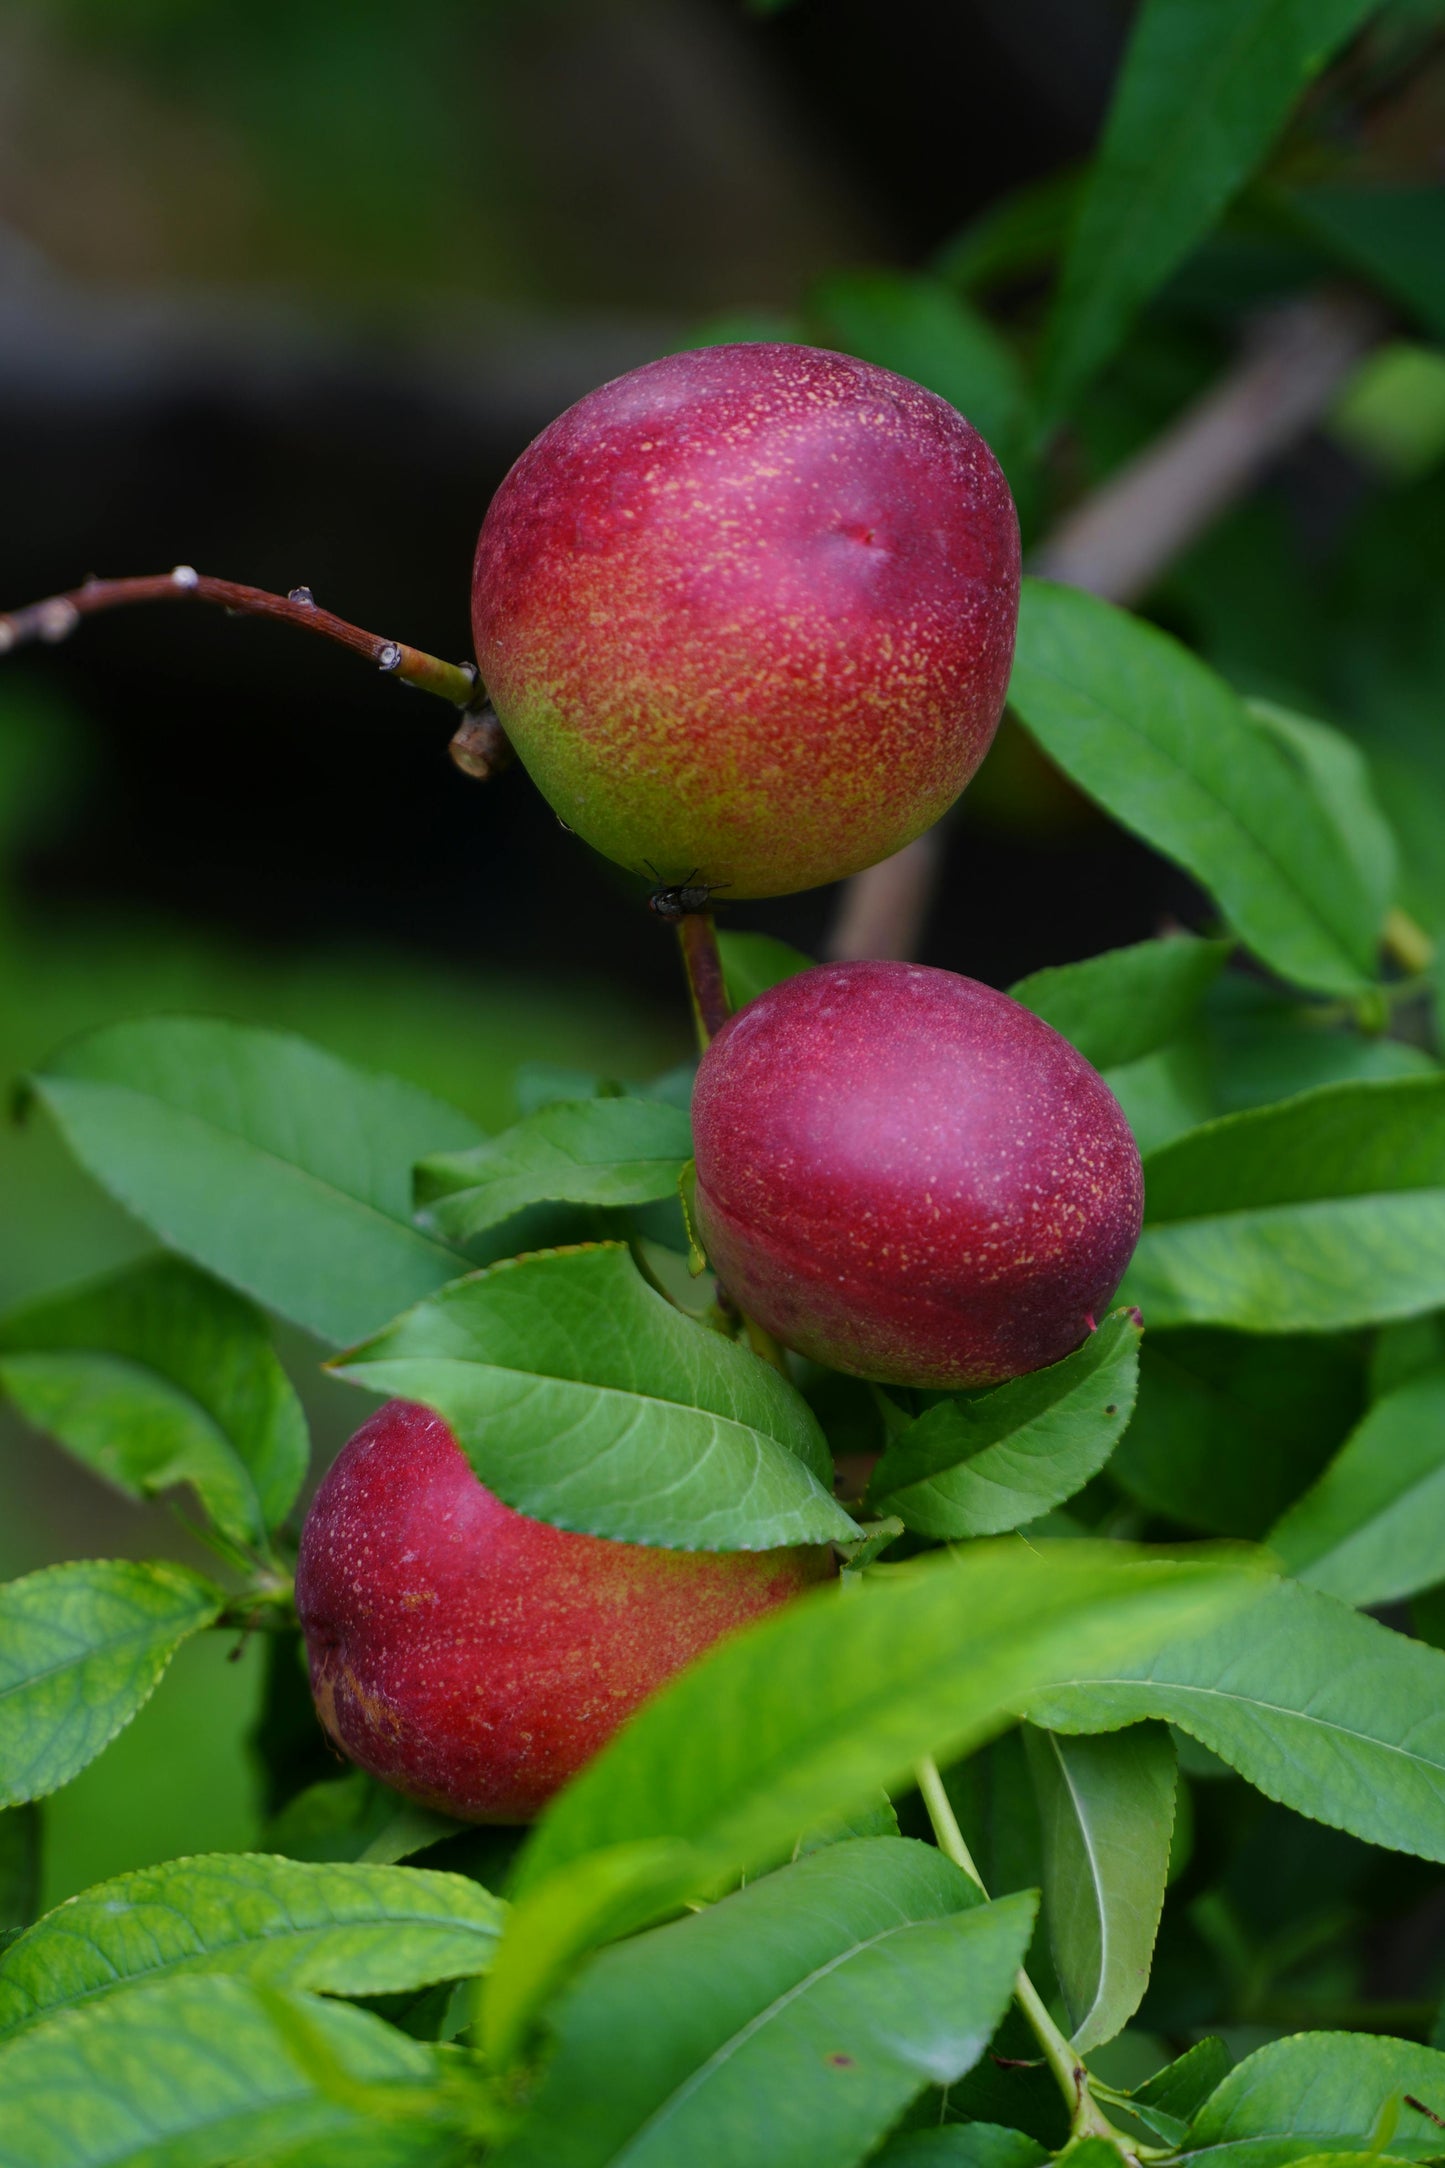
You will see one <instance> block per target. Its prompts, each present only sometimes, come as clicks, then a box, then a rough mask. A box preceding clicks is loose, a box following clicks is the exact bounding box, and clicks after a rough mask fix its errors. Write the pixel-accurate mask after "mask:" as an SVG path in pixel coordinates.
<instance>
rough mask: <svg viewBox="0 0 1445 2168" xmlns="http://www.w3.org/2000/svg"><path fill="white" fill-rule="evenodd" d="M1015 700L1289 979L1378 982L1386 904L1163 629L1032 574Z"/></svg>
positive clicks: (1082, 776)
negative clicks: (1379, 909) (1380, 906)
mask: <svg viewBox="0 0 1445 2168" xmlns="http://www.w3.org/2000/svg"><path fill="white" fill-rule="evenodd" d="M1009 700H1010V703H1011V705H1012V706H1013V707H1014V708H1015V710H1016V711H1017V713H1018V714H1019V715H1020V717H1021V718H1022V719H1023V721H1024V722H1025V723H1026V724H1027V726H1028V728H1029V730H1030V731H1031V732H1032V733H1033V735H1034V737H1035V738H1037V739H1038V741H1039V743H1040V745H1042V747H1043V749H1044V751H1045V752H1046V753H1047V754H1048V755H1049V757H1050V759H1051V760H1054V761H1056V762H1057V764H1058V765H1059V767H1061V768H1062V769H1063V771H1064V773H1065V774H1066V775H1067V776H1069V777H1070V778H1071V780H1072V781H1073V782H1075V783H1076V784H1077V785H1078V787H1079V788H1080V790H1082V791H1084V792H1086V793H1087V795H1088V796H1089V797H1091V798H1094V799H1096V800H1097V801H1098V803H1099V804H1100V805H1101V806H1103V807H1104V809H1105V810H1106V811H1107V812H1109V813H1112V814H1113V816H1114V818H1115V819H1116V820H1118V821H1121V822H1122V823H1123V825H1124V826H1125V827H1126V828H1130V829H1132V830H1133V831H1134V833H1135V834H1136V835H1140V836H1142V837H1143V838H1144V841H1145V842H1146V843H1151V844H1152V845H1153V846H1154V848H1155V849H1156V850H1158V851H1162V852H1163V853H1164V855H1165V857H1166V858H1172V859H1173V860H1174V861H1175V862H1176V863H1177V864H1178V865H1181V866H1183V867H1184V869H1185V871H1186V872H1188V873H1191V874H1193V876H1194V878H1195V879H1196V880H1198V881H1200V882H1201V883H1202V884H1203V885H1204V887H1206V888H1207V889H1208V890H1209V891H1210V893H1211V894H1212V895H1213V896H1214V897H1215V898H1216V900H1217V901H1218V903H1219V904H1220V906H1221V908H1222V909H1223V910H1224V912H1225V914H1226V916H1227V917H1228V919H1229V920H1230V923H1231V924H1232V925H1233V926H1234V928H1235V929H1236V931H1237V932H1238V934H1239V935H1240V938H1241V939H1242V940H1243V941H1245V942H1246V943H1247V944H1248V945H1249V947H1250V948H1252V949H1253V950H1254V952H1255V954H1256V955H1257V956H1259V957H1260V958H1261V959H1262V960H1263V961H1264V962H1265V963H1267V964H1269V965H1271V966H1272V967H1273V969H1275V970H1276V971H1278V972H1279V973H1280V975H1281V976H1282V977H1284V978H1287V979H1293V980H1294V981H1296V983H1297V984H1299V985H1301V986H1308V987H1312V988H1317V989H1319V990H1320V991H1322V992H1325V993H1335V994H1340V993H1351V992H1355V991H1357V990H1358V989H1359V988H1360V987H1361V986H1363V985H1365V984H1366V983H1368V981H1369V980H1370V978H1371V976H1372V974H1373V971H1374V964H1375V945H1376V937H1377V934H1378V931H1379V919H1378V914H1377V913H1376V911H1375V907H1374V904H1373V901H1372V899H1371V898H1370V896H1369V895H1368V893H1367V892H1366V890H1365V888H1364V886H1363V885H1362V883H1361V881H1360V878H1359V875H1358V874H1357V872H1356V871H1355V869H1354V867H1353V866H1352V865H1351V864H1350V863H1349V862H1348V861H1344V862H1342V860H1341V854H1340V848H1339V842H1338V838H1337V836H1336V834H1335V830H1334V827H1333V824H1332V823H1331V821H1330V819H1329V817H1328V815H1327V814H1326V812H1325V810H1324V808H1323V807H1322V806H1321V804H1320V803H1319V800H1318V798H1317V797H1316V795H1315V793H1314V791H1313V790H1312V788H1311V787H1310V785H1309V782H1308V781H1307V779H1306V777H1305V776H1304V774H1303V772H1302V771H1301V770H1300V769H1299V768H1297V767H1296V766H1295V765H1294V764H1293V763H1292V762H1291V760H1290V759H1289V757H1288V756H1287V755H1286V754H1285V753H1284V752H1283V751H1282V750H1281V749H1280V747H1279V745H1278V744H1277V743H1276V742H1275V739H1274V737H1273V736H1272V735H1271V733H1270V732H1268V731H1267V730H1265V729H1264V728H1263V727H1262V725H1260V724H1259V723H1257V722H1255V721H1254V720H1253V718H1252V717H1251V716H1250V715H1249V713H1248V711H1247V710H1246V709H1245V707H1244V704H1243V702H1242V701H1241V700H1239V699H1238V698H1237V696H1236V695H1235V694H1234V693H1233V692H1232V691H1231V690H1230V688H1229V686H1227V685H1226V684H1225V683H1224V681H1223V679H1222V678H1218V677H1216V676H1215V674H1214V672H1213V671H1212V670H1210V669H1208V668H1207V667H1206V666H1205V664H1203V663H1202V662H1200V661H1199V660H1198V659H1197V658H1196V657H1195V656H1193V655H1191V654H1190V653H1189V651H1188V649H1187V648H1184V647H1181V646H1180V645H1179V643H1178V642H1177V641H1176V640H1173V639H1171V638H1170V637H1169V635H1168V634H1167V633H1163V632H1160V631H1158V630H1157V629H1156V628H1155V627H1154V626H1152V625H1146V624H1144V623H1143V622H1142V621H1141V620H1140V619H1138V618H1134V617H1130V616H1129V615H1128V614H1127V613H1126V612H1125V611H1122V610H1116V609H1114V608H1112V607H1111V606H1110V605H1109V604H1108V603H1105V602H1100V601H1098V600H1096V598H1095V597H1093V596H1092V595H1085V594H1081V593H1079V592H1077V591H1076V590H1075V589H1073V588H1068V587H1058V586H1054V585H1051V584H1050V583H1048V582H1046V581H1042V580H1036V579H1028V580H1025V582H1024V593H1023V602H1022V609H1021V614H1020V617H1019V633H1018V647H1017V650H1016V652H1015V656H1014V669H1013V678H1012V681H1011V683H1010V686H1009Z"/></svg>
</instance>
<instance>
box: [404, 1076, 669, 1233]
mask: <svg viewBox="0 0 1445 2168" xmlns="http://www.w3.org/2000/svg"><path fill="white" fill-rule="evenodd" d="M691 1155H692V1124H691V1122H690V1121H689V1120H688V1118H687V1116H686V1114H684V1113H683V1112H682V1111H681V1110H680V1109H679V1108H677V1107H670V1106H667V1105H665V1104H664V1103H663V1102H662V1101H661V1100H657V1099H633V1098H630V1097H622V1098H616V1099H580V1100H579V1099H573V1100H558V1101H555V1102H554V1103H553V1104H552V1105H550V1106H546V1107H541V1108H539V1109H538V1110H537V1112H536V1113H535V1114H529V1115H527V1116H526V1117H525V1118H524V1119H523V1120H522V1121H520V1122H517V1123H516V1124H515V1125H514V1126H513V1127H512V1128H511V1129H505V1130H503V1132H502V1134H501V1135H500V1136H499V1137H491V1138H489V1139H488V1141H487V1142H486V1143H485V1144H477V1145H473V1146H472V1148H471V1150H470V1151H466V1152H444V1153H438V1154H435V1155H434V1156H433V1157H431V1158H429V1159H424V1160H422V1162H421V1164H420V1165H419V1166H418V1168H417V1171H416V1196H417V1203H418V1204H419V1205H421V1206H424V1207H425V1217H426V1220H427V1223H428V1224H429V1225H430V1226H433V1227H435V1228H437V1229H438V1231H439V1232H440V1233H441V1234H443V1235H444V1236H445V1237H446V1238H447V1240H448V1241H453V1242H465V1241H467V1240H468V1239H469V1238H470V1237H471V1236H472V1235H476V1234H480V1233H481V1232H482V1231H483V1230H484V1229H485V1228H487V1227H494V1226H495V1225H496V1224H497V1222H498V1221H499V1220H504V1219H508V1218H510V1217H511V1215H512V1213H514V1212H520V1211H521V1210H522V1208H523V1207H524V1206H525V1205H529V1204H543V1203H548V1202H552V1201H557V1202H561V1203H566V1204H595V1205H624V1204H648V1203H650V1202H652V1201H653V1200H654V1199H655V1198H658V1197H670V1196H671V1195H672V1193H673V1191H674V1190H675V1189H676V1187H677V1178H678V1174H679V1173H680V1171H681V1169H682V1167H683V1165H684V1163H685V1162H686V1161H687V1160H688V1159H689V1158H690V1157H691Z"/></svg>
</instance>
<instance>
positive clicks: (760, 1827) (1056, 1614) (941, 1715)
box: [515, 1541, 1445, 1892]
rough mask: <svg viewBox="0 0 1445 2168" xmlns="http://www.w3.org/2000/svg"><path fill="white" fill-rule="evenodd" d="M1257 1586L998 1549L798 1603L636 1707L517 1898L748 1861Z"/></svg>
mask: <svg viewBox="0 0 1445 2168" xmlns="http://www.w3.org/2000/svg"><path fill="white" fill-rule="evenodd" d="M1264 1585H1265V1586H1268V1584H1264ZM1260 1588H1261V1582H1260V1580H1259V1578H1258V1576H1257V1574H1256V1573H1255V1572H1254V1571H1253V1570H1251V1569H1248V1568H1246V1567H1243V1566H1234V1565H1229V1566H1225V1565H1220V1564H1215V1563H1213V1562H1211V1563H1209V1564H1191V1565H1187V1566H1186V1565H1179V1564H1174V1563H1162V1562H1155V1561H1141V1560H1136V1559H1133V1558H1131V1557H1129V1556H1128V1554H1122V1553H1121V1552H1120V1551H1119V1549H1118V1548H1117V1547H1116V1546H1102V1547H1096V1546H1094V1545H1092V1544H1087V1543H1077V1542H1076V1543H1068V1544H1062V1545H1059V1546H1057V1547H1049V1549H1048V1551H1047V1555H1046V1553H1045V1551H1044V1549H1042V1548H1031V1547H1029V1546H1027V1545H1024V1544H1021V1543H1018V1542H1012V1541H1001V1542H998V1543H993V1544H977V1545H972V1546H970V1547H969V1548H968V1549H967V1550H966V1551H961V1552H945V1553H939V1554H935V1555H933V1556H931V1557H927V1558H923V1559H919V1560H917V1561H915V1562H913V1563H911V1564H909V1565H907V1566H894V1567H883V1568H878V1569H875V1571H874V1572H873V1573H871V1574H869V1575H867V1576H866V1577H865V1578H864V1580H863V1581H862V1583H861V1584H860V1585H858V1586H856V1587H854V1588H852V1589H851V1590H850V1591H849V1592H848V1593H847V1595H841V1594H840V1593H839V1592H838V1591H836V1590H832V1589H829V1590H824V1591H821V1592H820V1593H819V1594H818V1595H814V1596H806V1597H804V1598H802V1599H801V1600H800V1601H799V1602H797V1603H795V1604H791V1605H789V1606H788V1607H787V1609H786V1610H785V1611H782V1612H779V1613H777V1614H775V1615H774V1616H773V1617H772V1618H770V1619H766V1620H764V1621H762V1622H761V1623H760V1624H759V1625H756V1626H753V1627H750V1628H749V1629H748V1630H747V1632H746V1633H743V1634H739V1635H737V1636H735V1637H734V1638H732V1639H730V1640H729V1641H727V1642H725V1643H723V1644H721V1645H720V1646H719V1647H718V1648H716V1649H714V1650H713V1651H712V1652H710V1654H709V1655H707V1656H706V1657H704V1658H703V1659H702V1660H701V1662H699V1663H697V1664H694V1665H691V1666H690V1667H689V1668H688V1670H687V1671H686V1672H684V1673H683V1674H681V1675H680V1676H679V1677H678V1678H677V1679H676V1680H674V1681H673V1683H672V1684H671V1685H670V1686H668V1687H667V1688H666V1689H665V1690H664V1691H663V1692H662V1693H661V1694H659V1695H658V1696H657V1697H656V1698H655V1699H654V1700H653V1701H650V1702H649V1703H647V1704H646V1706H645V1707H644V1708H643V1709H641V1710H640V1711H639V1712H638V1714H637V1715H636V1716H635V1717H634V1718H633V1719H632V1721H631V1722H630V1723H629V1724H628V1725H627V1726H626V1727H625V1729H624V1730H623V1731H622V1732H620V1733H619V1734H618V1735H617V1737H616V1738H615V1739H614V1740H613V1741H612V1742H611V1743H610V1744H609V1745H608V1746H607V1747H606V1748H604V1750H603V1752H602V1753H601V1754H600V1755H599V1756H598V1757H597V1759H596V1760H595V1761H594V1762H592V1763H591V1764H590V1765H589V1766H588V1768H587V1769H585V1770H584V1771H583V1772H582V1774H581V1776H580V1777H578V1778H577V1779H576V1781H575V1782H574V1783H572V1784H571V1785H569V1786H568V1788H567V1790H566V1791H565V1792H563V1793H561V1794H560V1795H559V1796H558V1798H557V1799H555V1800H554V1801H553V1802H552V1804H551V1806H550V1807H549V1808H548V1810H547V1812H546V1813H545V1814H544V1816H543V1818H542V1820H541V1821H540V1822H539V1824H538V1825H537V1828H536V1830H535V1832H534V1834H533V1837H532V1841H531V1844H530V1845H529V1847H528V1849H527V1851H526V1852H525V1853H524V1854H523V1856H522V1859H521V1860H520V1862H519V1863H518V1869H517V1880H516V1884H515V1886H516V1888H517V1890H518V1891H519V1892H523V1891H531V1890H534V1889H536V1888H537V1887H538V1886H539V1885H540V1884H541V1883H542V1882H544V1881H545V1879H546V1877H547V1876H548V1875H550V1874H551V1873H553V1872H554V1871H555V1870H556V1869H558V1868H560V1867H563V1866H565V1865H566V1864H567V1862H568V1861H570V1860H573V1859H577V1858H580V1857H581V1856H583V1855H584V1854H586V1853H588V1852H591V1851H595V1850H598V1849H600V1848H601V1847H602V1846H605V1845H611V1844H616V1843H626V1842H638V1841H641V1840H642V1839H645V1838H659V1839H660V1838H669V1837H671V1838H677V1839H680V1840H682V1841H685V1842H687V1843H690V1844H692V1845H694V1846H696V1847H697V1849H698V1853H699V1856H700V1870H699V1871H700V1872H702V1873H703V1874H704V1875H706V1874H707V1873H708V1872H716V1873H720V1874H721V1873H727V1872H729V1871H731V1870H734V1869H738V1870H741V1869H745V1868H747V1867H749V1866H754V1865H756V1864H757V1863H758V1861H760V1860H763V1859H766V1858H768V1857H769V1856H770V1855H773V1856H776V1853H777V1852H779V1851H781V1850H782V1849H784V1848H785V1847H787V1846H789V1845H791V1843H792V1842H793V1840H794V1839H795V1838H796V1836H797V1835H798V1832H799V1831H800V1830H802V1829H805V1828H807V1827H808V1825H809V1824H810V1823H813V1822H816V1821H818V1820H820V1819H822V1818H823V1817H824V1816H826V1815H829V1814H845V1813H847V1812H849V1811H850V1810H851V1809H852V1808H854V1807H857V1806H859V1805H861V1804H862V1803H863V1802H864V1801H865V1800H868V1799H870V1798H871V1797H872V1796H873V1794H874V1793H875V1791H876V1790H877V1788H878V1786H879V1785H882V1786H883V1787H884V1788H885V1789H889V1788H891V1787H892V1786H894V1785H896V1784H898V1783H899V1782H901V1781H903V1780H904V1779H905V1778H906V1777H907V1776H908V1775H909V1773H910V1772H911V1770H912V1768H913V1765H914V1764H915V1763H916V1762H917V1761H918V1760H919V1758H920V1757H921V1756H923V1755H925V1754H932V1755H934V1756H935V1757H936V1758H937V1759H939V1760H940V1761H950V1760H952V1759H954V1758H955V1757H956V1756H957V1755H959V1754H961V1753H963V1752H965V1751H966V1750H967V1749H968V1748H970V1747H972V1746H975V1745H978V1744H981V1743H982V1741H983V1740H984V1739H985V1738H987V1737H988V1736H990V1735H991V1734H992V1733H993V1732H996V1731H999V1730H1002V1729H1003V1728H1004V1725H1005V1723H1006V1722H1007V1720H1008V1718H1009V1716H1010V1715H1011V1714H1012V1713H1014V1712H1015V1711H1016V1710H1017V1709H1018V1707H1019V1706H1020V1704H1021V1703H1022V1702H1024V1701H1025V1700H1027V1699H1028V1698H1029V1697H1030V1696H1031V1695H1032V1694H1033V1693H1035V1692H1037V1691H1038V1690H1039V1688H1041V1687H1042V1686H1043V1685H1044V1684H1045V1683H1046V1682H1047V1681H1049V1680H1051V1679H1055V1678H1065V1677H1072V1676H1073V1675H1074V1671H1075V1666H1076V1665H1084V1666H1090V1665H1094V1664H1099V1665H1102V1666H1103V1667H1105V1670H1106V1672H1108V1673H1109V1675H1111V1676H1112V1667H1113V1665H1114V1657H1113V1654H1112V1653H1111V1652H1114V1651H1120V1650H1134V1651H1142V1650H1145V1649H1149V1648H1152V1647H1154V1646H1156V1645H1157V1644H1158V1643H1159V1641H1160V1640H1161V1638H1164V1637H1167V1636H1168V1635H1169V1634H1170V1633H1172V1632H1180V1633H1182V1632H1187V1631H1188V1630H1190V1629H1191V1628H1196V1629H1200V1630H1202V1629H1203V1627H1204V1625H1205V1623H1206V1622H1207V1621H1208V1620H1210V1619H1211V1618H1218V1617H1220V1616H1226V1615H1228V1614H1229V1613H1230V1612H1231V1611H1232V1610H1233V1609H1235V1608H1236V1607H1239V1606H1243V1605H1245V1604H1247V1603H1249V1600H1250V1598H1251V1596H1253V1597H1255V1599H1256V1605H1257V1603H1258V1592H1259V1590H1260ZM1346 1615H1347V1616H1348V1615H1349V1614H1346ZM1354 1623H1358V1621H1354ZM1436 1661H1437V1662H1439V1663H1441V1664H1442V1665H1445V1657H1440V1658H1437V1659H1436Z"/></svg>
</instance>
